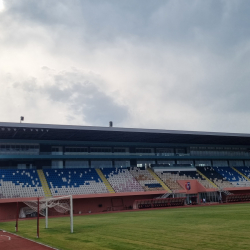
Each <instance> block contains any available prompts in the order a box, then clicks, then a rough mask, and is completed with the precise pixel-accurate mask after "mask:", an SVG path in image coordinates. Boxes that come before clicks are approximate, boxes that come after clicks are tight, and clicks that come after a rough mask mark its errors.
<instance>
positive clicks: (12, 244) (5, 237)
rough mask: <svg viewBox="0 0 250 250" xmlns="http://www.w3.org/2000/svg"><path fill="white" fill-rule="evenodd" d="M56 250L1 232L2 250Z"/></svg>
mask: <svg viewBox="0 0 250 250" xmlns="http://www.w3.org/2000/svg"><path fill="white" fill-rule="evenodd" d="M51 249H55V248H52V247H48V246H45V245H42V244H39V243H36V242H34V241H31V240H28V239H25V238H22V237H20V236H18V235H15V234H11V233H8V232H5V231H0V250H51Z"/></svg>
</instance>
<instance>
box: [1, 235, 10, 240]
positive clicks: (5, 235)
mask: <svg viewBox="0 0 250 250" xmlns="http://www.w3.org/2000/svg"><path fill="white" fill-rule="evenodd" d="M0 236H4V237H8V238H9V240H11V237H10V236H7V235H0Z"/></svg>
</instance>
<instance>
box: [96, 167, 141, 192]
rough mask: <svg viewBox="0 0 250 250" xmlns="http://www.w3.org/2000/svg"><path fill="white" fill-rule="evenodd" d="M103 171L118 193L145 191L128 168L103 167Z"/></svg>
mask: <svg viewBox="0 0 250 250" xmlns="http://www.w3.org/2000/svg"><path fill="white" fill-rule="evenodd" d="M101 171H102V172H103V174H104V176H105V177H106V178H107V180H108V182H109V183H110V185H111V186H112V187H113V189H114V190H115V192H116V193H121V192H143V191H144V189H143V188H142V186H141V185H140V184H139V183H138V182H137V181H136V179H135V178H134V177H133V176H132V175H131V173H130V172H129V170H128V169H122V168H102V169H101Z"/></svg>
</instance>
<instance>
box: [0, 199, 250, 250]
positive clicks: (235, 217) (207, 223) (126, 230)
mask: <svg viewBox="0 0 250 250" xmlns="http://www.w3.org/2000/svg"><path fill="white" fill-rule="evenodd" d="M40 225H41V226H40V239H36V220H25V221H20V222H19V233H18V234H19V235H21V236H23V237H26V238H30V239H33V240H35V241H38V242H42V243H45V244H48V245H50V246H53V247H56V248H59V249H64V250H74V249H79V250H81V249H84V250H97V249H98V250H103V249H104V250H105V249H119V250H132V249H133V250H136V249H140V250H141V249H143V250H154V249H169V250H172V249H175V250H176V249H190V250H194V249H202V250H206V249H207V250H208V249H209V250H212V249H216V250H224V249H225V250H228V249H232V250H236V249H240V250H244V249H248V250H249V249H250V204H246V203H245V204H238V205H220V206H204V207H190V208H176V209H160V210H150V211H149V210H148V211H145V210H144V211H143V210H141V211H136V212H124V213H110V214H97V215H94V214H93V215H86V216H75V217H74V233H73V234H70V224H69V217H63V218H53V219H49V227H50V228H49V229H44V219H41V220H40ZM14 226H15V222H5V223H1V224H0V228H2V229H4V230H6V231H9V232H14Z"/></svg>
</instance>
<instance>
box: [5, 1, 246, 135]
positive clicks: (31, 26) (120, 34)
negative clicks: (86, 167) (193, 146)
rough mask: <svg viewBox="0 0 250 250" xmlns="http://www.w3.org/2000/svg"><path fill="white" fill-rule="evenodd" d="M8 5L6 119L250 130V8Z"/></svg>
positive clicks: (234, 4) (236, 4)
mask: <svg viewBox="0 0 250 250" xmlns="http://www.w3.org/2000/svg"><path fill="white" fill-rule="evenodd" d="M4 4H5V10H4V11H3V12H1V13H0V30H1V32H0V87H1V93H0V104H1V105H2V106H1V107H0V111H1V112H2V114H3V117H4V119H5V120H9V121H12V120H14V117H16V116H17V115H18V114H19V113H25V112H26V113H28V116H29V117H30V119H31V121H32V122H35V121H40V122H41V123H42V122H47V123H70V124H73V123H75V124H85V125H86V124H88V125H107V122H108V121H109V120H114V124H115V125H119V126H123V127H144V128H167V129H181V130H207V131H228V132H230V131H231V132H250V130H249V124H250V118H249V119H248V117H250V112H249V110H248V106H249V104H250V101H249V98H248V93H249V91H250V87H249V86H250V85H249V78H250V73H249V72H250V71H249V69H248V65H249V63H250V42H249V41H250V39H249V38H250V34H249V32H248V26H249V25H248V23H249V14H248V13H249V8H250V4H249V3H248V2H247V1H224V0H209V1H198V0H192V1H188V2H185V1H179V0H169V1H150V0H149V1H145V0H143V1H142V0H138V1H132V0H131V1H130V0H128V1H111V0H110V1H101V0H100V1H99V0H97V1H90V0H84V1H82V0H73V1H70V2H69V1H66V0H60V1H56V2H54V3H53V4H51V1H48V0H42V1H39V4H38V3H37V2H35V1H32V0H24V1H18V0H8V1H5V2H4ZM45 65H46V66H45ZM6 104H7V105H6ZM35 110H36V111H35ZM53 114H57V115H56V116H55V115H53ZM15 119H16V118H15Z"/></svg>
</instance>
